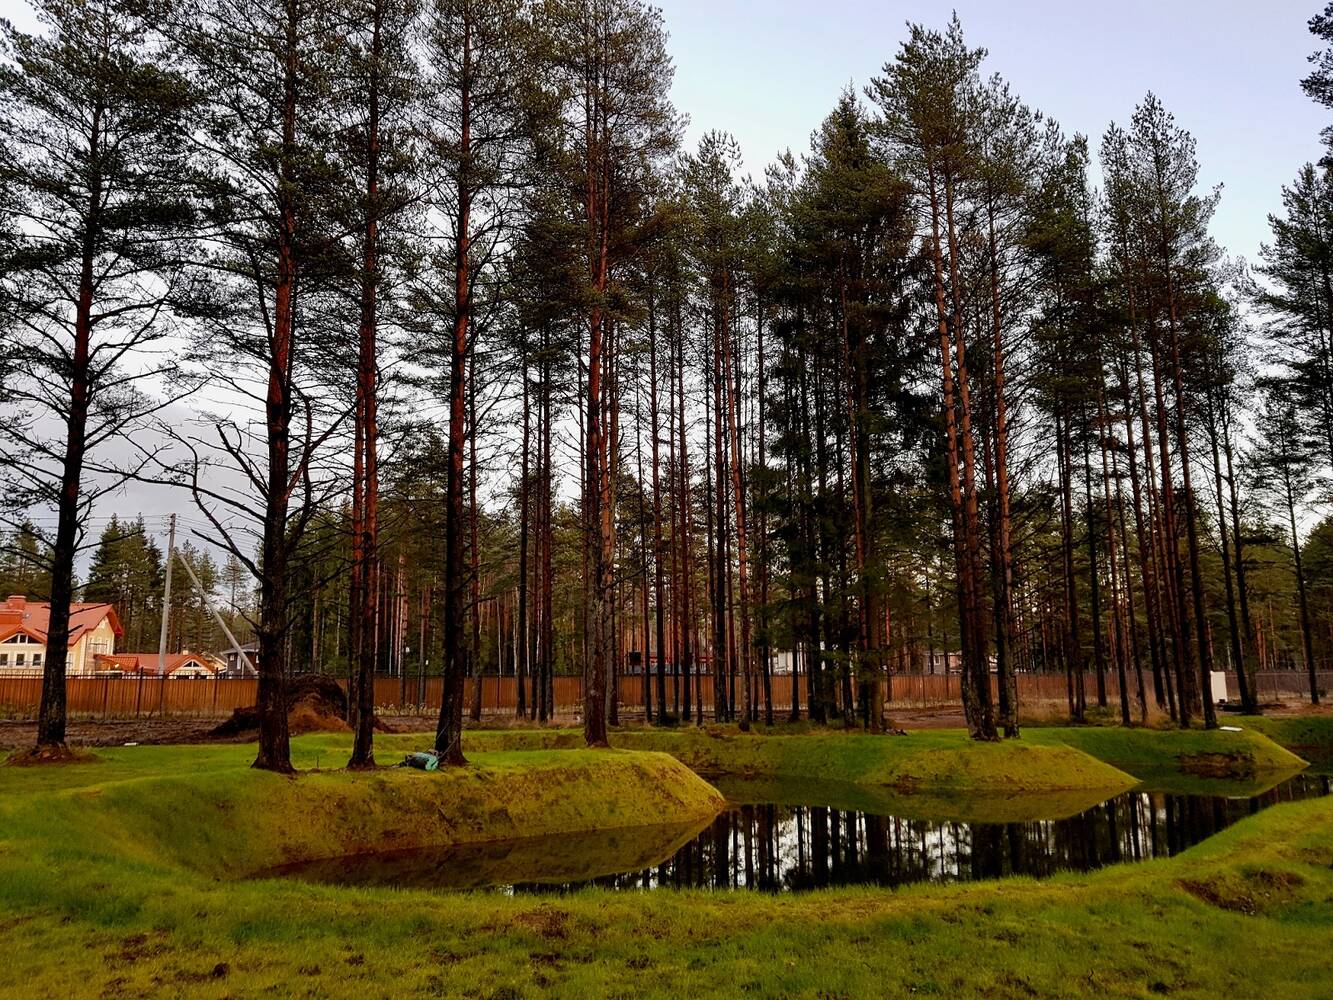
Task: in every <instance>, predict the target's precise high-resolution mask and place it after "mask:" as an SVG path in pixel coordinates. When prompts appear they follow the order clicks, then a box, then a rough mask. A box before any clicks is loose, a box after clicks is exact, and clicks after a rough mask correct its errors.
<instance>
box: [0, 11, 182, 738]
mask: <svg viewBox="0 0 1333 1000" xmlns="http://www.w3.org/2000/svg"><path fill="white" fill-rule="evenodd" d="M36 11H37V15H38V19H39V22H40V23H41V24H42V26H43V34H40V35H28V34H24V33H22V32H20V31H18V30H16V29H15V28H14V27H13V26H12V25H10V24H9V23H8V22H3V24H2V25H0V32H2V33H3V47H4V48H6V49H7V50H8V51H9V52H10V53H12V56H13V59H12V61H8V60H7V61H6V62H5V64H4V66H3V67H0V101H2V102H3V113H0V192H2V193H3V196H4V198H5V204H4V214H5V217H6V221H7V223H8V225H9V227H12V228H8V235H7V239H6V240H5V242H4V244H3V246H0V326H3V328H4V329H5V331H6V341H7V346H8V347H9V348H11V350H7V351H6V354H7V361H8V365H7V371H6V377H5V394H6V400H5V407H6V409H7V410H9V409H12V411H13V412H12V413H10V412H6V413H5V414H4V419H3V420H0V442H3V444H2V445H0V454H3V455H4V465H5V467H6V468H7V469H8V470H9V471H10V472H11V475H10V476H8V477H7V478H8V479H9V480H10V482H11V484H12V486H11V488H10V490H9V491H8V496H7V498H6V502H7V504H12V505H13V506H14V507H16V508H17V509H20V510H29V509H33V508H37V507H47V508H51V509H53V510H54V511H55V512H56V522H57V523H56V527H55V532H54V538H53V539H52V540H51V615H50V624H49V630H48V631H49V644H48V649H49V653H48V655H47V657H46V662H45V666H44V675H43V682H42V702H41V708H40V711H39V719H38V731H37V743H38V747H39V749H41V750H44V751H48V752H49V751H53V750H56V751H58V748H60V747H63V745H64V742H65V671H66V667H67V657H68V641H67V640H68V635H69V614H70V602H71V600H72V598H73V593H74V562H75V558H76V556H77V553H78V552H79V550H80V549H81V547H82V545H83V536H84V529H85V525H86V519H87V517H88V515H89V512H90V511H91V509H92V507H93V505H94V503H95V502H96V501H97V500H98V499H99V498H100V497H102V496H105V495H106V494H107V493H108V492H110V491H113V490H115V489H117V488H119V486H120V485H121V484H122V483H123V482H124V481H125V480H126V478H127V477H129V476H133V475H137V474H138V473H139V472H141V471H142V469H143V468H144V466H145V465H147V464H151V457H150V458H149V459H147V460H145V459H142V458H137V459H136V460H134V461H132V462H131V463H130V464H129V465H128V466H126V465H124V464H122V463H117V462H115V461H113V460H111V459H110V458H109V457H108V456H107V454H106V445H107V443H108V442H109V441H110V440H112V439H114V438H116V437H119V436H123V435H125V434H127V433H129V432H130V431H131V430H133V429H135V428H137V427H139V426H141V425H142V424H143V423H145V422H146V420H147V418H148V417H149V416H150V415H151V414H152V413H154V412H155V411H156V410H157V408H158V407H160V406H161V405H162V400H161V399H159V398H155V397H154V395H153V394H152V390H153V389H154V388H155V387H156V386H157V384H158V381H159V380H160V379H162V378H164V377H169V376H170V373H171V369H172V368H173V367H174V362H173V361H172V360H171V359H170V355H166V354H164V353H163V352H160V351H156V350H153V348H154V346H155V345H154V342H155V341H158V340H159V339H160V338H162V337H163V336H165V335H166V334H167V332H168V329H167V325H166V324H165V323H163V322H162V320H163V317H164V310H166V309H169V308H170V307H171V306H172V305H173V304H179V303H180V302H181V300H182V299H183V298H184V297H185V295H186V292H187V288H186V284H187V282H186V279H185V271H184V252H183V244H182V237H183V236H184V235H185V234H186V233H187V232H188V230H189V227H190V225H191V223H192V220H193V213H192V211H191V205H190V191H189V189H188V187H187V184H188V182H189V181H190V180H191V177H192V171H191V168H190V159H189V156H188V153H187V152H186V150H187V149H188V143H187V142H186V138H185V137H186V134H187V130H188V128H189V127H190V121H191V111H192V106H193V103H194V97H193V94H192V93H191V90H190V88H189V87H188V86H186V84H185V81H184V80H183V79H182V77H181V76H180V74H179V73H177V72H175V71H174V70H172V69H170V68H169V67H168V65H167V63H166V61H165V59H164V55H163V41H162V39H161V37H160V36H159V35H158V34H156V27H157V18H156V12H155V11H154V10H153V9H152V7H151V6H144V5H140V4H135V3H128V2H120V0H108V2H105V3H99V4H84V3H79V2H65V0H49V2H42V3H39V4H37V5H36ZM150 350H151V351H152V353H151V354H145V353H144V352H145V351H150ZM149 358H151V360H149ZM56 427H58V428H59V430H58V431H55V430H53V428H56Z"/></svg>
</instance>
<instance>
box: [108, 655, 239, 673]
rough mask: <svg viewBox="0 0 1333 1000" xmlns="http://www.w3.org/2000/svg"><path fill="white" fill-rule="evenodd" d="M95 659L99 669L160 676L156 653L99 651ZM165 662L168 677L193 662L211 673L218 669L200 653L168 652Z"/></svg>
mask: <svg viewBox="0 0 1333 1000" xmlns="http://www.w3.org/2000/svg"><path fill="white" fill-rule="evenodd" d="M93 659H94V661H95V662H96V664H97V669H98V670H119V671H121V672H122V673H127V674H152V675H154V676H158V673H157V654H156V653H98V654H97V656H95V657H94V658H93ZM165 663H166V673H167V676H168V677H170V676H171V675H172V674H174V673H175V672H176V671H177V670H180V669H181V668H182V667H185V666H188V665H189V664H191V663H197V664H199V666H201V667H203V668H204V669H205V670H207V671H208V672H209V673H216V671H217V668H216V667H214V666H213V664H211V663H209V662H208V659H207V658H206V657H204V656H201V655H200V654H198V653H168V654H167V656H166V661H165Z"/></svg>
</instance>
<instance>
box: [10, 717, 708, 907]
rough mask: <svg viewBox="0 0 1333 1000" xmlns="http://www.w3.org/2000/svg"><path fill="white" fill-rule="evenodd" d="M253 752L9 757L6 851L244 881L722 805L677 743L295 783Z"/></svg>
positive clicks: (318, 776)
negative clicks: (172, 867)
mask: <svg viewBox="0 0 1333 1000" xmlns="http://www.w3.org/2000/svg"><path fill="white" fill-rule="evenodd" d="M327 740H328V738H327V737H323V738H316V739H312V740H309V741H306V740H298V741H297V746H298V747H299V748H300V750H301V753H300V754H298V755H297V759H298V761H299V760H300V759H301V758H302V756H304V757H305V758H306V759H309V757H310V756H311V755H313V754H314V753H322V756H323V757H324V760H325V761H327V760H328V759H329V757H330V756H331V755H336V756H338V757H339V758H340V759H341V758H342V757H344V756H345V754H346V747H343V748H342V753H341V754H337V753H336V751H332V752H330V751H329V750H324V748H325V747H328V746H329V743H328V742H327ZM200 750H203V751H205V752H204V753H202V754H199V753H198V751H200ZM253 752H254V751H253V748H251V747H248V746H237V745H233V746H226V747H207V748H198V747H141V748H134V749H115V750H105V751H101V752H100V753H99V756H100V757H101V759H102V761H103V763H95V764H81V765H74V766H66V767H51V768H36V769H34V768H15V767H6V768H0V857H6V858H8V857H12V856H14V855H17V854H23V853H27V852H31V851H34V850H36V849H38V848H39V847H41V846H45V845H49V844H51V843H55V844H57V845H58V846H57V847H55V848H54V850H55V851H56V852H57V853H58V856H59V857H60V858H61V860H62V862H63V863H68V864H77V863H82V862H84V861H89V860H92V859H94V858H97V857H111V858H116V859H125V860H131V861H133V862H136V863H142V864H146V865H152V864H156V863H169V864H178V865H182V866H187V867H191V868H194V869H197V870H200V871H202V872H203V873H204V874H217V875H220V876H222V877H234V876H235V875H237V874H240V873H243V872H244V871H247V870H255V869H259V868H264V867H268V866H271V865H276V864H281V863H285V862H290V861H297V860H305V859H312V858H322V857H333V856H340V855H343V854H348V853H356V852H358V851H371V850H391V849H406V848H418V847H432V846H442V845H448V844H462V843H476V842H482V841H494V840H503V839H510V838H514V837H522V836H528V837H531V836H540V835H546V834H559V833H576V832H580V831H587V830H591V829H632V828H636V827H644V826H654V825H659V824H679V825H688V824H691V823H698V822H703V821H706V820H710V819H712V818H713V816H714V815H716V813H717V810H718V808H719V807H720V806H721V804H722V800H721V798H720V796H718V794H717V792H716V790H715V789H713V788H712V787H711V786H710V785H708V784H707V783H706V782H704V781H703V780H701V779H700V778H698V777H697V776H696V775H694V774H692V773H691V772H690V771H689V770H688V769H687V768H685V767H683V766H682V765H681V764H680V763H679V762H678V761H675V760H673V759H672V758H670V757H668V756H666V755H665V754H647V753H631V752H625V751H618V750H609V751H600V752H594V751H589V752H587V753H580V754H570V753H563V752H558V751H536V752H529V753H514V752H500V753H491V754H478V755H477V756H476V760H475V764H476V766H474V767H471V768H468V769H466V770H462V771H456V772H454V771H450V772H437V773H435V774H428V773H426V772H422V771H413V770H408V769H391V770H388V769H386V770H381V771H376V772H373V773H369V774H351V773H349V772H346V771H324V772H319V773H312V774H305V775H302V776H301V777H299V778H296V779H292V778H284V777H280V776H278V775H273V774H267V773H263V772H258V771H253V770H251V769H250V768H249V767H247V766H246V765H247V764H248V763H249V761H250V759H251V757H252V756H253ZM37 785H41V786H45V791H42V792H38V791H35V790H34V787H33V786H37ZM62 786H63V787H62ZM53 831H67V832H60V833H59V834H58V835H55V834H53ZM45 881H46V880H45V879H40V880H39V881H38V882H37V883H34V884H33V885H32V886H31V887H30V888H31V899H32V900H36V899H39V898H42V896H43V894H44V893H46V892H47V891H48V889H47V887H46V886H45V884H44V883H45ZM11 888H14V887H11Z"/></svg>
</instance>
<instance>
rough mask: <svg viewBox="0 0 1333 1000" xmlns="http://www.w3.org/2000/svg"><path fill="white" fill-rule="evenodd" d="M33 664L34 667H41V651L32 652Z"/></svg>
mask: <svg viewBox="0 0 1333 1000" xmlns="http://www.w3.org/2000/svg"><path fill="white" fill-rule="evenodd" d="M32 665H33V666H34V667H40V666H41V665H42V654H41V653H33V654H32Z"/></svg>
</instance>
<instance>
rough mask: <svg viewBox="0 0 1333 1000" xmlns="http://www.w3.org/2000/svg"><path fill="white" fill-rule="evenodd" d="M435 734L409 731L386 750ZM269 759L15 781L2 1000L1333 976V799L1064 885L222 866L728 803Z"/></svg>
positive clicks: (633, 785)
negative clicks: (703, 881)
mask: <svg viewBox="0 0 1333 1000" xmlns="http://www.w3.org/2000/svg"><path fill="white" fill-rule="evenodd" d="M1033 735H1034V736H1035V735H1036V734H1033ZM939 739H942V740H945V745H946V746H947V737H939ZM416 742H417V741H416V740H413V739H412V738H406V737H395V738H391V739H388V740H383V741H381V742H380V744H379V747H380V757H381V759H383V760H391V759H392V758H393V755H394V753H396V752H397V751H398V750H401V749H405V748H407V747H409V746H413V745H415V743H416ZM481 742H484V741H481ZM886 742H889V741H886ZM926 743H927V746H932V745H934V742H933V739H932V740H930V741H926ZM296 749H297V754H296V756H297V761H298V763H301V764H308V763H313V758H314V756H315V755H316V754H318V755H320V756H321V759H322V761H323V763H324V765H325V766H329V765H331V764H334V763H337V762H340V761H341V759H343V756H344V755H345V753H346V749H347V747H346V740H345V738H344V737H326V736H319V737H309V738H303V739H300V740H298V741H296ZM251 752H252V748H250V747H244V746H240V747H206V748H199V747H185V748H173V747H161V748H157V747H142V748H134V749H127V750H116V751H105V752H101V753H100V755H101V756H103V757H104V759H105V761H104V762H103V763H98V764H88V765H74V766H68V767H53V768H48V769H43V770H34V769H18V768H0V949H2V953H3V954H4V956H5V959H4V961H3V962H0V995H4V996H13V997H25V998H27V997H34V998H44V997H52V998H55V997H62V998H63V997H132V996H190V997H202V998H222V997H232V998H248V997H256V998H259V997H263V998H270V997H292V996H310V997H348V998H355V1000H366V998H378V997H400V996H440V997H483V998H495V1000H499V998H505V1000H513V998H517V997H538V996H552V997H569V998H577V1000H592V998H597V997H613V996H614V997H659V996H660V997H670V998H673V1000H677V998H680V997H687V996H689V997H693V996H727V997H731V996H737V995H754V996H763V997H810V998H815V997H825V998H827V997H868V996H907V995H925V996H929V995H938V996H950V997H965V998H969V997H997V998H1017V997H1050V998H1055V997H1147V996H1155V995H1165V994H1169V995H1172V996H1182V997H1199V998H1203V997H1210V998H1211V997H1217V996H1263V997H1264V998H1265V1000H1285V998H1301V1000H1306V998H1310V1000H1313V998H1317V997H1321V996H1327V995H1328V984H1329V982H1330V981H1333V978H1331V977H1333V949H1330V948H1329V947H1328V940H1329V933H1330V927H1331V926H1333V867H1330V862H1331V861H1333V800H1328V799H1323V800H1312V801H1307V802H1300V803H1294V804H1289V805H1282V806H1277V807H1274V808H1272V809H1269V810H1267V811H1265V812H1263V813H1261V814H1259V815H1256V816H1253V817H1249V818H1247V819H1246V820H1244V821H1242V822H1241V823H1239V824H1237V825H1236V826H1234V827H1231V828H1230V829H1228V830H1226V831H1224V832H1223V833H1221V834H1219V835H1218V836H1216V837H1214V838H1212V839H1210V840H1209V841H1207V842H1206V843H1205V844H1202V845H1200V846H1199V847H1196V848H1194V849H1192V850H1190V851H1188V852H1186V853H1185V854H1183V855H1181V856H1180V857H1178V858H1175V859H1171V860H1159V861H1154V862H1149V863H1146V864H1141V865H1131V866H1122V867H1117V868H1111V869H1106V870H1103V871H1101V872H1097V873H1093V874H1089V875H1079V876H1061V877H1057V878H1054V879H1051V880H1049V881H1045V882H1036V881H1033V880H1029V879H1011V880H1006V881H1002V882H992V883H974V884H967V885H958V886H947V887H941V886H919V887H913V888H909V889H905V890H901V891H888V890H876V889H856V890H851V889H844V890H836V891H827V892H817V893H811V894H809V895H802V896H791V897H776V898H775V897H764V896H759V895H752V894H748V893H734V894H733V893H726V892H719V893H709V892H701V891H690V892H679V893H677V892H655V893H619V894H616V893H608V892H603V891H585V892H581V893H577V894H573V895H569V896H560V897H552V898H546V899H538V898H533V897H513V898H511V897H506V896H500V895H494V894H445V895H441V894H433V893H430V892H424V891H409V890H391V889H383V888H375V889H347V888H336V887H327V886H319V885H311V884H306V883H299V882H292V881H280V880H264V881H233V880H229V879H228V878H224V877H223V876H230V875H235V874H238V872H236V871H235V868H236V867H237V865H238V863H239V862H243V861H244V862H248V861H249V860H255V861H263V860H267V859H271V858H274V857H281V856H283V855H284V853H285V851H286V849H287V847H289V846H291V845H292V844H293V843H298V842H299V843H301V844H305V843H306V841H307V838H314V843H315V844H316V845H318V849H319V850H324V849H326V848H327V847H330V846H334V842H335V841H339V840H340V839H341V838H344V837H347V836H351V835H355V834H356V833H357V831H360V832H361V833H362V834H364V835H365V836H366V837H368V838H370V837H372V835H373V837H380V836H384V835H388V834H389V833H394V834H395V835H402V836H405V837H407V838H409V839H413V840H415V839H418V838H421V837H429V838H436V837H439V838H441V839H442V838H443V837H444V836H446V834H439V833H435V832H423V831H422V830H421V829H419V827H420V825H421V824H425V826H426V827H441V828H447V829H448V830H449V831H455V830H466V829H468V828H469V827H468V822H469V820H468V819H467V818H466V817H468V816H474V815H476V814H477V810H478V809H480V810H482V812H485V810H503V811H504V812H505V813H507V814H508V816H509V817H510V819H511V820H513V821H514V822H518V821H519V818H520V814H524V811H525V810H526V809H528V805H526V804H525V803H526V802H528V801H529V800H531V799H532V798H533V797H536V798H538V799H540V800H541V806H542V808H540V809H536V810H533V811H532V812H530V813H527V814H525V815H526V822H531V823H538V824H540V823H547V824H550V825H566V824H572V823H575V822H584V821H586V820H587V819H588V818H589V816H590V815H592V813H591V812H590V811H589V810H593V809H594V808H595V807H594V806H593V805H592V804H591V803H589V802H586V801H585V802H584V803H583V804H582V805H578V806H570V807H569V809H568V811H565V812H559V811H558V809H559V807H558V803H557V801H556V800H557V799H559V798H561V797H566V798H578V797H581V796H586V795H588V794H590V792H589V789H590V788H594V787H595V789H596V790H597V791H598V793H599V794H600V793H603V792H605V793H606V794H609V795H611V796H612V797H613V798H616V797H619V801H621V802H622V805H621V806H620V809H621V814H622V816H623V818H625V819H627V820H628V819H631V818H638V817H640V816H641V815H642V814H643V812H644V811H645V810H646V811H653V810H654V809H656V808H657V806H656V805H654V804H651V803H660V802H662V801H665V800H664V799H651V803H650V799H649V798H644V794H645V793H644V782H643V781H642V779H643V777H644V775H645V773H651V774H653V775H654V776H655V778H656V779H658V780H660V781H662V782H668V781H669V782H670V783H671V785H672V789H671V791H670V793H669V794H670V796H674V797H675V798H676V799H677V800H679V801H681V802H686V803H692V804H695V805H698V806H699V807H700V808H703V807H704V806H705V805H707V804H708V803H709V802H712V801H713V800H712V793H711V790H708V786H706V785H704V784H703V783H702V782H698V783H697V784H696V783H695V780H694V779H692V778H691V777H690V776H689V775H688V774H682V770H681V769H680V768H679V767H678V766H677V765H675V764H673V763H672V762H671V761H669V760H667V759H665V758H663V757H660V756H653V755H646V754H628V753H623V752H616V751H610V752H601V753H591V752H579V753H578V754H577V755H573V754H560V753H554V752H551V751H540V752H536V753H524V752H517V751H507V752H483V751H481V749H480V745H479V744H478V745H477V746H476V747H474V748H473V749H471V750H470V751H469V752H470V753H471V754H472V755H473V756H474V757H475V759H476V761H477V765H478V766H477V767H476V768H475V773H469V775H468V776H467V777H462V776H459V775H442V776H436V775H426V774H422V773H419V772H412V773H405V772H393V773H389V774H375V775H349V774H341V773H328V774H318V775H309V776H303V777H301V778H299V779H295V780H293V779H287V778H278V777H274V776H271V775H261V774H257V773H255V772H253V771H250V770H248V769H247V768H246V767H245V764H246V763H247V762H248V759H249V756H250V753H251ZM783 752H785V751H783ZM857 753H860V751H859V750H858V751H857ZM571 758H574V760H573V761H571ZM908 759H910V758H908ZM638 768H643V769H646V772H645V771H638V770H636V769H638ZM867 768H868V769H867V771H866V772H865V773H880V772H877V771H874V769H872V768H869V766H868V765H867ZM580 771H581V772H582V775H581V776H579V774H578V772H580ZM570 772H574V776H572V777H569V776H568V775H569V774H570ZM590 782H591V783H595V784H590ZM617 787H620V788H621V791H619V792H618V791H616V788H617ZM423 789H424V790H426V791H422V790H423ZM649 794H650V796H651V795H656V794H657V793H649ZM386 802H388V803H392V804H393V809H389V808H386V805H385V804H386ZM468 803H470V805H467V804H468ZM426 808H428V811H429V814H425V813H423V812H422V810H423V809H426ZM347 810H355V811H358V812H361V813H365V812H367V811H370V812H375V811H379V812H380V813H383V815H378V816H369V817H367V816H364V815H363V816H356V817H348V816H345V815H342V813H343V812H345V811H347ZM404 810H406V811H407V812H408V813H409V814H410V816H404V815H402V812H403V811H404ZM552 810H556V811H557V813H556V814H553V813H552ZM391 813H392V814H393V815H390V814H391ZM483 818H486V820H487V822H488V823H489V822H490V819H491V818H490V817H489V816H487V817H483ZM409 819H410V820H411V822H410V824H409V823H408V822H407V821H408V820H409ZM330 830H331V831H332V832H326V831H330ZM447 836H450V837H452V836H454V833H453V832H448V833H447ZM326 838H327V839H326ZM255 844H258V845H261V850H260V852H259V853H260V854H261V855H263V857H256V858H253V859H252V858H251V857H250V855H249V850H250V848H251V846H252V845H255ZM303 849H304V848H303Z"/></svg>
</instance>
